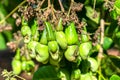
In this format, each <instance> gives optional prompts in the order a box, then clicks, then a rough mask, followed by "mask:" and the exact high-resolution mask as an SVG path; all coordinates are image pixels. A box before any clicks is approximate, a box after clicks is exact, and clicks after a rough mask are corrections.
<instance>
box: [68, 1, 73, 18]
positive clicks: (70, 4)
mask: <svg viewBox="0 0 120 80" xmlns="http://www.w3.org/2000/svg"><path fill="white" fill-rule="evenodd" d="M73 2H74V0H71V3H70V7H69V10H68V14H67V16H68V17H69V15H70V11H71V8H72V5H73Z"/></svg>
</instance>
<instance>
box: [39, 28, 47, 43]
mask: <svg viewBox="0 0 120 80" xmlns="http://www.w3.org/2000/svg"><path fill="white" fill-rule="evenodd" d="M40 43H41V44H44V45H47V43H48V41H47V31H46V28H44V30H43V33H42V36H41V39H40Z"/></svg>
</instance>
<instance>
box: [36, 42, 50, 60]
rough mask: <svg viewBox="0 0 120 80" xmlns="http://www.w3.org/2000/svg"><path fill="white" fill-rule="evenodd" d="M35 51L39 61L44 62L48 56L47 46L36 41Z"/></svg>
mask: <svg viewBox="0 0 120 80" xmlns="http://www.w3.org/2000/svg"><path fill="white" fill-rule="evenodd" d="M35 51H36V52H37V53H38V55H37V56H36V58H37V60H38V61H39V62H44V61H46V60H48V58H49V52H48V46H46V45H42V44H40V43H38V44H37V45H36V47H35Z"/></svg>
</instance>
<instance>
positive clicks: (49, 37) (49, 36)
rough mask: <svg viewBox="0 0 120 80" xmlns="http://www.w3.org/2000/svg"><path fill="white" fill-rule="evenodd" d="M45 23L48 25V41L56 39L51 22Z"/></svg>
mask: <svg viewBox="0 0 120 80" xmlns="http://www.w3.org/2000/svg"><path fill="white" fill-rule="evenodd" d="M45 25H46V31H47V40H48V41H53V40H55V35H54V33H53V29H52V26H51V24H50V23H49V22H45Z"/></svg>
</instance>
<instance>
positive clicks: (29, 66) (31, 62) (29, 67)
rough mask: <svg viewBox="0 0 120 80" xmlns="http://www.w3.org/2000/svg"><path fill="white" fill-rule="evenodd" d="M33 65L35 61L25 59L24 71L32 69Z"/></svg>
mask: <svg viewBox="0 0 120 80" xmlns="http://www.w3.org/2000/svg"><path fill="white" fill-rule="evenodd" d="M34 67H35V63H34V62H33V61H32V60H28V61H27V67H26V71H28V72H29V71H30V70H32V69H34Z"/></svg>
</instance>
